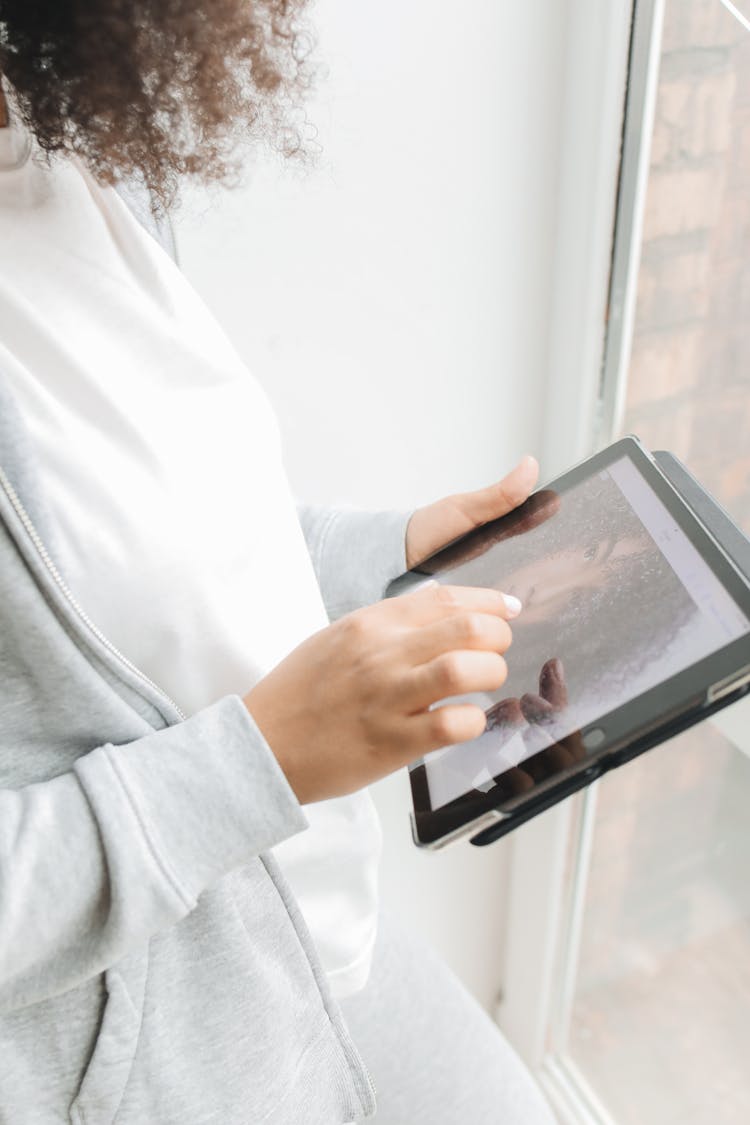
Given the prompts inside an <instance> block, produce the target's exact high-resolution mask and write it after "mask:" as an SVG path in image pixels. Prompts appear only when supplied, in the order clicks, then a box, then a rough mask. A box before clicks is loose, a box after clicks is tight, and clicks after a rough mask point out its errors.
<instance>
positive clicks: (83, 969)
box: [0, 371, 409, 1125]
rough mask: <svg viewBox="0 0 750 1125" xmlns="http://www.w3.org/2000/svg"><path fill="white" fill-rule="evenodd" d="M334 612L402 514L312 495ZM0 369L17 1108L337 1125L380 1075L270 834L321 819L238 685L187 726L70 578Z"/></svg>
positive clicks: (4, 893)
mask: <svg viewBox="0 0 750 1125" xmlns="http://www.w3.org/2000/svg"><path fill="white" fill-rule="evenodd" d="M300 517H301V520H302V525H303V528H304V531H305V535H306V538H307V542H308V547H309V549H310V553H311V556H312V559H313V563H314V566H315V569H316V573H317V575H318V579H319V582H320V584H321V589H322V591H323V595H324V598H325V600H326V605H327V607H328V609H329V613H331V615H332V616H333V615H337V614H340V613H343V612H345V611H347V610H349V609H353V608H355V607H356V606H358V605H363V604H366V603H367V602H371V601H375V600H377V599H378V598H380V597H383V596H384V594H385V589H386V586H387V584H388V582H389V581H390V580H391V579H392V578H394V577H395V576H396V575H397V574H398V573H400V572H401V571H402V570H403V569H404V566H405V558H404V542H405V530H406V523H407V521H408V518H409V513H406V512H382V513H365V512H359V511H355V510H346V509H342V510H328V509H312V508H302V509H300ZM54 560H55V545H54V542H53V541H52V539H51V528H50V524H49V521H48V518H47V515H46V510H45V502H44V496H43V495H42V493H41V491H40V488H39V485H38V478H37V472H36V468H35V464H34V457H33V450H32V449H31V447H30V442H29V438H28V436H27V434H26V430H25V426H24V422H23V419H22V418H21V416H20V413H19V411H18V408H17V406H16V404H15V402H14V400H13V398H12V396H11V393H10V388H9V386H8V384H7V380H4V378H3V374H2V371H0V685H1V686H0V1122H2V1123H3V1125H47V1123H48V1122H70V1121H72V1122H77V1123H80V1125H84V1123H85V1125H114V1123H115V1122H116V1123H117V1125H201V1123H204V1122H205V1123H208V1122H212V1123H217V1125H219V1123H220V1125H240V1123H243V1125H250V1123H252V1125H256V1123H259V1122H264V1123H266V1122H267V1123H269V1125H271V1123H273V1125H301V1123H305V1125H318V1123H319V1125H334V1123H336V1122H347V1121H351V1120H352V1119H353V1118H357V1117H366V1116H369V1115H370V1114H372V1112H373V1111H374V1091H373V1087H372V1083H371V1081H370V1079H369V1077H368V1074H367V1071H366V1069H365V1067H364V1066H363V1064H362V1061H361V1059H360V1057H359V1055H358V1053H357V1051H356V1048H355V1047H354V1045H353V1043H352V1041H351V1039H350V1037H349V1035H348V1032H347V1030H346V1027H345V1026H344V1023H343V1021H342V1018H341V1014H340V1011H339V1009H338V1006H337V1005H336V1003H335V1002H334V1001H333V999H332V998H331V996H330V993H329V990H328V987H327V984H326V981H325V977H324V974H323V972H322V970H321V968H320V965H319V962H318V960H317V956H316V953H315V949H314V947H313V945H312V942H311V940H310V937H309V935H308V933H307V930H306V928H305V924H304V922H303V920H302V918H301V916H300V913H299V911H298V909H297V907H296V905H295V902H294V900H293V898H292V896H291V894H290V892H289V889H288V887H287V885H286V884H285V882H284V879H283V876H282V875H281V873H280V871H279V869H278V867H277V865H276V864H275V862H274V860H273V857H272V856H271V855H270V854H269V849H271V848H273V846H274V845H276V844H278V843H279V842H280V841H282V840H285V839H286V838H288V837H289V836H291V835H293V834H295V833H297V832H299V831H302V830H304V828H305V827H306V819H305V815H304V811H303V809H302V808H301V807H300V805H299V804H298V802H297V800H296V798H295V796H294V794H293V792H292V791H291V789H290V787H289V785H288V784H287V782H286V779H285V777H284V775H283V773H282V771H281V769H280V768H279V766H278V764H277V762H276V759H275V757H274V755H273V753H272V752H271V750H270V748H269V746H268V744H267V743H266V742H265V739H264V738H263V736H262V735H261V733H260V731H259V730H258V728H257V727H256V726H255V724H254V722H253V720H252V718H251V716H250V715H249V714H248V712H247V710H246V708H245V706H244V704H243V703H242V701H241V699H240V698H239V697H238V696H236V695H227V696H225V697H223V698H222V699H219V700H217V701H216V702H215V703H213V704H212V705H211V706H209V707H206V708H205V709H203V710H202V711H199V712H198V713H196V714H195V715H192V716H191V717H189V718H187V719H186V718H184V716H182V715H181V713H180V712H179V710H178V708H177V707H176V706H175V704H174V703H173V702H172V701H171V700H170V699H168V698H167V697H166V696H165V695H164V694H163V692H162V691H160V689H159V688H158V687H157V686H156V685H155V684H154V683H152V682H151V681H150V680H148V679H147V678H146V677H145V676H143V674H142V673H140V672H139V671H138V670H137V669H136V668H135V667H134V666H133V665H132V664H131V663H130V662H129V661H128V660H127V659H126V658H125V657H124V656H122V655H121V654H120V653H119V652H118V651H117V650H116V649H115V648H114V646H113V645H112V644H111V643H110V642H108V641H107V639H106V638H105V637H104V636H102V634H101V632H100V631H99V630H98V629H97V627H96V625H95V623H93V622H91V621H90V620H89V619H88V618H87V617H86V615H85V614H84V613H83V611H82V610H81V609H80V607H79V606H78V605H77V603H76V602H75V600H74V599H73V598H72V596H71V595H70V593H69V591H68V590H67V587H66V585H65V580H64V576H63V575H61V574H60V572H59V570H58V568H57V566H56V565H55V561H54Z"/></svg>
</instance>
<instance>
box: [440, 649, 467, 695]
mask: <svg viewBox="0 0 750 1125" xmlns="http://www.w3.org/2000/svg"><path fill="white" fill-rule="evenodd" d="M437 679H438V685H439V687H440V689H441V690H442V691H444V692H446V693H447V694H451V693H453V692H454V691H458V690H459V689H460V688H461V685H462V683H463V661H462V659H461V657H460V655H459V654H458V653H457V652H448V653H446V654H445V655H444V656H441V657H440V658H439V659H438V661H437Z"/></svg>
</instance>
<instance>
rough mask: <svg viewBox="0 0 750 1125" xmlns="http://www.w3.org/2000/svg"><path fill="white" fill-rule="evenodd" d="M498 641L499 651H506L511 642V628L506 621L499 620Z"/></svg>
mask: <svg viewBox="0 0 750 1125" xmlns="http://www.w3.org/2000/svg"><path fill="white" fill-rule="evenodd" d="M499 624H500V638H499V639H500V643H499V645H498V648H499V651H500V652H506V651H507V649H509V648H510V646H511V645H512V643H513V630H512V629H511V627H510V625H509V624H508V622H507V621H500V622H499Z"/></svg>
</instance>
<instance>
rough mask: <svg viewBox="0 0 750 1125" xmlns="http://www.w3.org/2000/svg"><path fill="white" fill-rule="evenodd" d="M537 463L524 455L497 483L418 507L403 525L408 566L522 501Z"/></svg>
mask: <svg viewBox="0 0 750 1125" xmlns="http://www.w3.org/2000/svg"><path fill="white" fill-rule="evenodd" d="M538 476H539V465H538V464H537V462H536V460H535V458H534V457H530V456H527V457H524V458H523V459H522V460H521V461H520V462H519V463H518V465H516V467H515V469H513V471H512V472H510V473H508V475H507V476H506V477H503V479H502V480H501V481H500V482H499V483H498V484H491V485H490V486H489V487H488V488H480V489H478V490H477V491H476V492H458V493H456V494H455V495H454V496H446V497H445V498H444V499H443V500H437V501H435V503H434V504H428V505H427V506H426V507H424V508H418V509H417V510H416V512H415V513H414V515H413V516H412V517H411V519H410V520H409V525H408V527H407V529H406V566H407V570H410V569H411V568H412V567H413V566H417V565H418V564H419V563H420V562H422V560H423V559H426V558H429V556H430V555H432V554H434V553H435V551H439V550H440V548H441V547H444V546H445V545H446V543H450V542H451V541H452V540H453V539H457V538H458V536H459V535H465V534H466V533H467V532H469V531H473V530H474V528H475V527H480V526H481V525H482V524H484V523H489V521H490V520H494V519H498V518H499V517H500V516H505V515H507V514H508V512H511V511H512V510H513V509H514V508H517V507H518V506H519V504H523V502H524V500H526V499H527V498H528V497H529V496H530V494H531V492H532V491H533V489H534V486H535V484H536V482H537V478H538Z"/></svg>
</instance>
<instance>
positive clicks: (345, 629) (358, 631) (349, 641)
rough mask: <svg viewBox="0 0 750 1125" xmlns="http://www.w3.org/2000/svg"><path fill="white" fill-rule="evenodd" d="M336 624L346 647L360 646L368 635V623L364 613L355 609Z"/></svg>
mask: <svg viewBox="0 0 750 1125" xmlns="http://www.w3.org/2000/svg"><path fill="white" fill-rule="evenodd" d="M338 625H339V627H340V630H341V636H342V639H343V641H344V644H345V645H346V646H347V647H348V648H360V647H361V646H362V644H363V643H364V641H365V640H366V638H367V637H368V636H369V635H370V624H369V622H368V620H367V618H366V616H365V614H363V613H361V612H359V611H355V612H354V613H349V614H347V615H346V617H342V618H341V619H340V620H339V622H338Z"/></svg>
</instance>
